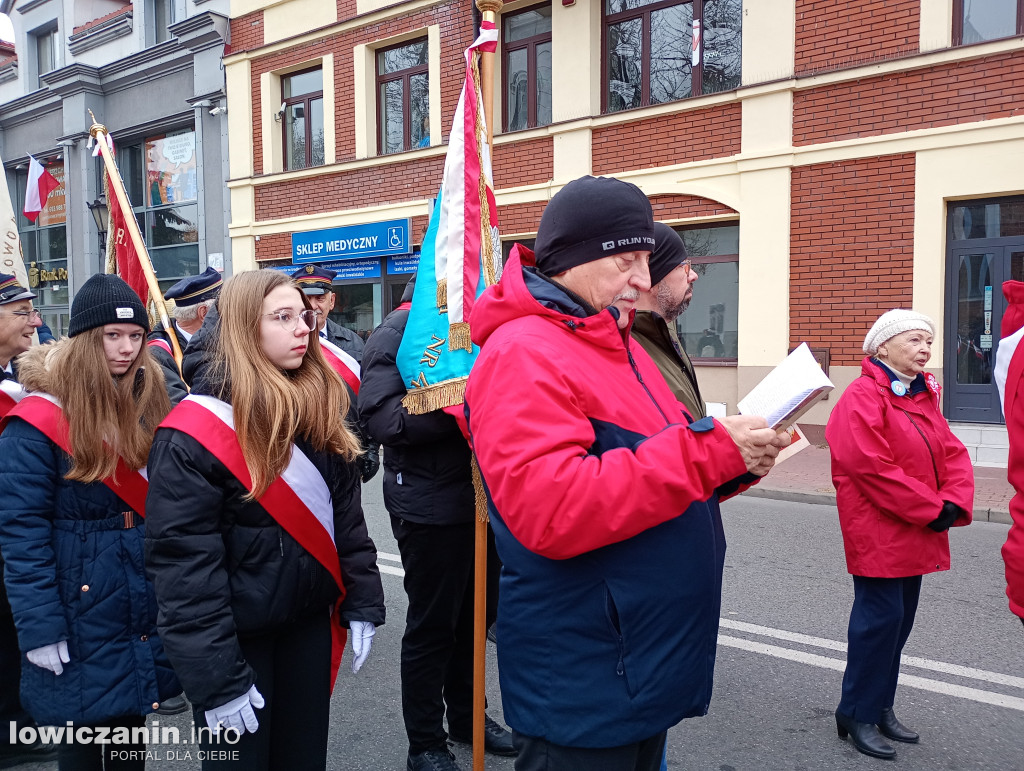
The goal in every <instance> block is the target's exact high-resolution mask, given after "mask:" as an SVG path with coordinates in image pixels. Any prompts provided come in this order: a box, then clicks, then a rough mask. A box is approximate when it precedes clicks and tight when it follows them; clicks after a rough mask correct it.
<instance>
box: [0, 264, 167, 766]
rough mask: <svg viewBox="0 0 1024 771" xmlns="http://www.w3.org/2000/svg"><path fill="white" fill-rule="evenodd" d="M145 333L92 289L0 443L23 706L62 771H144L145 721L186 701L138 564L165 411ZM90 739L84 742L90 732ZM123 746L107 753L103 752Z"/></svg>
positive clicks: (108, 292) (1, 545)
mask: <svg viewBox="0 0 1024 771" xmlns="http://www.w3.org/2000/svg"><path fill="white" fill-rule="evenodd" d="M148 329H149V318H148V316H147V314H146V309H145V308H144V307H143V305H142V302H141V301H140V299H139V297H138V295H136V294H135V293H134V292H133V291H132V290H131V288H129V286H128V285H127V284H126V283H125V282H124V281H122V280H121V279H120V278H118V277H117V276H109V275H97V276H93V277H92V278H90V279H89V280H88V281H86V282H85V284H84V285H83V286H82V288H81V289H80V290H79V291H78V293H77V294H76V295H75V298H74V301H73V302H72V304H71V316H70V326H69V331H68V334H69V337H68V338H67V339H64V340H61V341H59V342H57V343H54V344H51V345H46V346H37V347H35V348H32V349H31V350H29V351H28V352H27V353H25V354H23V355H22V356H21V358H20V359H19V360H18V365H19V376H20V378H21V382H22V385H24V386H25V388H26V389H27V391H28V392H29V394H28V395H27V396H25V397H24V398H22V399H21V400H20V401H19V402H18V404H17V405H16V406H15V407H14V408H13V409H12V410H11V412H10V413H8V415H7V417H6V419H5V421H4V423H3V424H2V425H3V429H2V430H3V433H2V434H0V549H2V550H3V557H4V562H5V563H6V566H5V572H4V580H5V584H6V587H7V592H8V597H9V599H10V603H11V608H12V609H13V612H14V621H15V626H16V627H17V631H18V643H19V646H20V648H21V651H22V653H23V654H24V656H25V658H24V659H23V660H22V667H21V696H22V701H23V703H24V706H25V707H26V708H27V709H28V711H29V712H30V713H31V715H32V717H33V718H34V719H35V721H36V722H37V723H38V724H40V725H55V726H61V727H65V728H66V726H67V724H68V721H71V723H72V724H73V726H74V737H73V739H68V738H67V737H62V738H61V739H59V740H58V745H57V746H58V763H59V768H60V769H61V771H86V770H89V771H91V770H92V769H103V768H104V767H105V768H107V769H111V768H119V769H142V768H143V767H144V766H145V760H144V757H145V750H146V742H145V735H146V734H145V725H146V715H147V714H148V713H150V712H152V711H154V710H155V709H156V708H157V707H158V706H159V702H160V701H163V700H166V699H168V698H170V697H173V696H175V695H177V694H179V693H181V687H180V686H179V685H178V683H177V680H176V678H175V676H174V673H173V671H172V670H171V665H170V662H169V661H168V660H167V657H166V656H165V654H164V650H163V646H162V643H161V640H160V636H159V634H158V632H157V604H156V598H155V597H154V595H153V587H152V585H151V584H150V583H149V581H148V580H147V578H146V572H145V566H144V561H143V545H144V544H143V538H144V533H145V525H144V519H143V517H144V515H145V500H146V485H147V482H146V479H145V477H144V475H143V474H142V473H140V471H144V466H145V465H146V457H147V455H148V453H149V448H150V444H151V443H152V441H153V433H154V431H155V430H156V427H157V425H158V424H159V423H160V421H161V420H163V418H164V416H166V415H167V413H168V411H169V410H170V408H171V405H170V402H169V401H168V399H167V392H166V390H165V389H164V382H163V376H162V374H161V372H160V368H159V367H158V366H156V365H155V364H154V362H153V361H152V359H151V358H150V354H149V349H148V348H147V347H146V346H145V340H146V332H147V331H148ZM83 729H85V730H83ZM118 735H121V736H124V737H128V738H129V739H130V740H131V743H128V744H109V743H108V744H102V743H100V740H101V739H102V738H103V737H104V736H106V737H107V739H108V741H113V740H114V738H113V737H115V736H118Z"/></svg>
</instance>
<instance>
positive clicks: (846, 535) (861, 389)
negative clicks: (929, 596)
mask: <svg viewBox="0 0 1024 771" xmlns="http://www.w3.org/2000/svg"><path fill="white" fill-rule="evenodd" d="M924 380H925V382H926V383H927V384H928V386H927V387H924V388H922V387H921V386H920V383H921V380H920V379H919V380H917V381H915V382H914V383H911V389H910V393H908V394H907V395H906V396H896V394H894V393H893V391H892V388H891V385H892V381H891V380H890V378H889V375H888V373H887V372H886V371H885V370H883V369H882V368H881V367H879V366H878V365H877V364H874V363H873V362H872V361H871V359H870V358H865V359H864V361H863V362H861V377H859V378H857V379H856V380H854V381H853V383H851V384H850V386H849V388H847V389H846V392H845V393H844V394H843V395H842V397H841V398H840V399H839V403H838V404H836V406H835V409H834V410H832V415H831V417H830V418H829V420H828V426H827V427H826V429H825V438H826V439H827V440H828V444H829V449H830V450H831V452H832V481H833V483H834V484H835V486H836V505H837V506H838V507H839V524H840V526H841V527H842V529H843V544H844V546H845V547H846V566H847V569H848V570H849V571H850V573H852V574H853V575H857V576H868V577H872V578H900V577H904V576H918V575H923V574H925V573H933V572H935V571H937V570H949V536H948V535H947V534H946V533H936V532H934V531H933V530H931V529H930V528H929V527H928V526H927V525H928V523H929V522H932V521H933V520H934V519H936V518H937V517H938V516H939V514H940V513H941V512H942V503H943V501H950V502H952V503H955V504H956V505H957V506H959V507H960V508H962V509H964V510H965V511H966V512H967V513H966V514H965V515H963V516H961V517H960V518H958V519H957V520H956V522H955V523H954V526H962V525H967V524H970V522H971V519H972V510H973V506H974V471H973V469H972V467H971V459H970V456H969V455H968V454H967V450H966V449H965V448H964V446H963V444H961V442H960V440H959V439H957V438H956V437H955V436H953V432H952V431H950V430H949V425H948V424H947V423H946V419H945V418H943V417H942V414H941V413H940V412H939V391H940V389H939V385H938V383H937V382H935V378H934V377H933V376H932V375H927V376H925V378H924ZM922 434H923V436H922ZM933 461H934V462H933Z"/></svg>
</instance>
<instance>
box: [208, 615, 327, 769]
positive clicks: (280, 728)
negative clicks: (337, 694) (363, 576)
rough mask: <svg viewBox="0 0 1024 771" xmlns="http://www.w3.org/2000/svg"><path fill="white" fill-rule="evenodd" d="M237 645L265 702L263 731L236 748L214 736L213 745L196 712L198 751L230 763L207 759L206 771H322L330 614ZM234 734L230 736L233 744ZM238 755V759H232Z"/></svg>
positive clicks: (241, 640) (244, 738)
mask: <svg viewBox="0 0 1024 771" xmlns="http://www.w3.org/2000/svg"><path fill="white" fill-rule="evenodd" d="M238 642H239V645H241V647H242V655H243V656H244V657H245V660H246V661H247V662H248V663H249V666H251V667H252V668H253V669H254V670H255V671H256V690H257V691H259V692H260V694H261V695H262V696H263V699H264V701H265V702H266V703H265V705H264V707H263V709H257V710H255V712H256V719H257V720H259V723H260V727H259V729H258V730H257V731H256V733H250V732H248V731H246V732H245V733H244V734H242V735H241V737H240V738H239V739H238V741H237V742H235V743H234V744H232V743H231V742H229V741H227V739H226V738H224V737H221V738H220V740H219V741H218V739H217V735H216V734H215V735H214V736H213V737H212V740H211V737H210V734H209V732H208V731H206V730H205V729H206V715H205V712H204V708H201V707H196V708H195V711H194V715H193V716H194V718H195V724H196V733H197V735H198V736H199V748H200V750H203V751H204V752H210V751H213V752H214V753H219V752H227V753H228V755H227V756H226V757H227V758H228V759H223V760H217V759H212V760H208V759H204V760H203V769H204V771H206V770H207V769H218V770H219V769H232V771H242V770H243V769H244V771H272V770H273V771H277V769H288V771H307V770H308V771H313V770H314V769H315V770H316V771H323V769H324V768H326V767H327V735H328V732H329V730H330V707H331V625H330V617H329V615H328V608H326V607H325V608H324V611H323V613H319V614H316V615H314V616H310V617H309V618H305V619H300V620H299V621H296V622H294V623H291V624H285V625H283V626H282V627H281V628H280V629H277V630H275V631H274V632H273V633H267V634H261V635H249V636H241V635H240V636H239V638H238ZM239 695H241V694H239ZM213 706H217V705H213ZM201 729H202V730H201ZM234 733H235V732H234V731H231V732H230V736H231V738H232V741H233V740H234V739H235V735H234ZM235 750H237V751H238V754H237V758H238V759H237V760H233V759H230V758H233V757H234V756H233V755H232V754H231V753H232V752H233V751H235ZM216 757H217V755H214V758H216Z"/></svg>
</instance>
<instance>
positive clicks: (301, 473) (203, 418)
mask: <svg viewBox="0 0 1024 771" xmlns="http://www.w3.org/2000/svg"><path fill="white" fill-rule="evenodd" d="M160 428H173V429H175V430H177V431H181V432H182V433H184V434H187V435H188V436H190V437H192V438H193V439H195V440H196V441H197V442H199V444H200V445H201V446H202V447H203V448H205V449H206V450H207V451H208V452H210V453H211V454H212V455H213V456H214V457H215V458H217V460H219V461H220V462H221V463H223V464H224V466H225V467H226V468H227V470H228V471H229V472H231V475H232V476H234V477H235V479H237V480H238V481H239V482H240V483H241V484H242V486H244V487H245V489H246V490H248V491H250V492H252V476H251V475H250V474H249V467H248V466H247V465H246V463H245V456H243V455H242V446H241V445H240V444H239V442H238V435H237V434H236V433H235V421H234V409H233V408H232V406H231V405H230V404H228V403H226V402H222V401H221V400H220V399H217V398H215V397H213V396H203V395H195V394H191V395H189V396H186V397H185V398H184V399H182V400H181V402H180V403H179V404H178V405H177V406H176V407H175V408H174V409H173V410H171V412H170V414H169V415H168V416H167V417H166V418H164V421H163V423H161V424H160ZM256 500H257V502H258V503H259V504H260V505H261V506H262V507H263V508H264V509H265V510H266V512H267V513H268V514H269V515H270V516H271V517H273V519H274V521H275V522H277V524H279V525H280V526H281V527H282V528H284V530H285V531H286V532H287V533H288V534H289V535H290V536H291V537H292V538H294V539H295V540H296V541H297V542H298V544H299V545H300V546H301V547H302V548H303V549H305V550H306V551H307V552H309V553H310V554H311V555H312V556H313V557H314V558H315V559H316V561H317V562H319V563H320V564H321V565H323V567H324V569H325V570H327V572H328V573H330V574H331V577H332V578H333V579H334V581H335V583H336V584H337V585H338V589H339V591H340V592H341V597H340V599H339V600H338V604H339V605H340V603H341V600H344V599H345V584H344V582H343V581H342V577H341V563H340V562H339V560H338V548H337V546H336V545H335V542H334V505H333V503H332V500H331V491H330V489H329V488H328V487H327V483H326V482H325V481H324V478H323V477H322V476H321V475H320V472H319V471H317V469H316V466H314V465H313V462H312V461H311V460H310V459H309V458H307V457H306V456H305V454H303V452H302V450H300V449H299V448H298V447H296V446H295V445H292V453H291V460H289V462H288V466H287V467H286V468H285V470H284V471H283V472H282V473H281V475H280V476H279V477H277V479H275V480H274V481H273V482H271V484H270V487H268V488H267V491H266V492H265V493H263V495H261V496H260V497H259V498H257V499H256ZM331 621H332V624H331V632H332V637H333V642H334V645H333V651H332V656H331V665H332V668H331V672H332V674H331V678H332V679H331V682H332V686H333V682H334V678H335V677H337V672H338V667H339V666H340V665H341V654H342V652H343V651H344V648H345V640H346V638H347V631H346V630H345V629H344V627H342V626H341V622H340V617H339V614H338V610H337V607H335V609H334V612H333V613H332V614H331Z"/></svg>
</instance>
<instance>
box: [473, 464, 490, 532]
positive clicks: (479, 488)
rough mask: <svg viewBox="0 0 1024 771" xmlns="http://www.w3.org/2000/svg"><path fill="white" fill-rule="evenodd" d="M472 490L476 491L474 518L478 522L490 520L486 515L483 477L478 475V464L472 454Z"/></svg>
mask: <svg viewBox="0 0 1024 771" xmlns="http://www.w3.org/2000/svg"><path fill="white" fill-rule="evenodd" d="M473 492H474V493H476V518H477V521H479V522H490V517H489V516H488V515H487V493H486V492H484V478H483V477H482V476H481V475H480V464H479V463H477V462H476V455H475V454H474V455H473Z"/></svg>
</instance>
